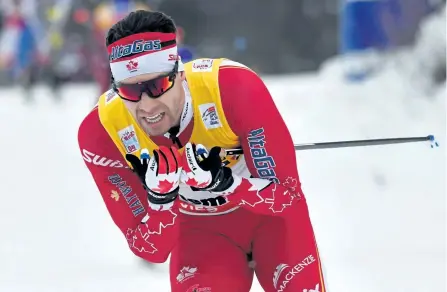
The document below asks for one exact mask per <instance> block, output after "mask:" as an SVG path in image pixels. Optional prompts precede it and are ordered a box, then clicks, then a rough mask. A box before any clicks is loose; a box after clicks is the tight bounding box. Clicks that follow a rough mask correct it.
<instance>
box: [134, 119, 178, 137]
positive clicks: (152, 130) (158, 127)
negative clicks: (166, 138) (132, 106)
mask: <svg viewBox="0 0 447 292" xmlns="http://www.w3.org/2000/svg"><path fill="white" fill-rule="evenodd" d="M140 126H141V128H143V129H144V131H145V132H146V134H148V135H149V136H162V135H164V134H165V133H166V132H167V131H168V130H169V129H170V128H171V127H170V123H168V121H163V123H160V124H155V125H151V124H148V123H147V122H145V121H142V122H141V123H140Z"/></svg>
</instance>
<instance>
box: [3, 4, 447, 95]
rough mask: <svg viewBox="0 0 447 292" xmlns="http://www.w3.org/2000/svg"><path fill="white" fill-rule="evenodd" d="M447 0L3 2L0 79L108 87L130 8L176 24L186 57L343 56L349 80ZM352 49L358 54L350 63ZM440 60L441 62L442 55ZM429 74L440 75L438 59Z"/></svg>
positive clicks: (321, 59) (278, 64)
mask: <svg viewBox="0 0 447 292" xmlns="http://www.w3.org/2000/svg"><path fill="white" fill-rule="evenodd" d="M444 5H445V0H382V1H353V0H349V1H348V0H318V1H315V0H275V1H265V0H244V1H239V0H225V1H209V0H188V1H185V0H141V1H140V0H139V1H133V0H106V1H101V0H77V1H74V0H2V1H1V4H0V51H1V56H0V86H6V85H8V86H11V85H20V86H22V87H23V88H25V89H28V88H30V87H32V86H33V85H34V84H37V83H43V84H47V85H49V86H51V87H52V88H58V87H59V86H60V85H61V84H64V83H66V82H71V83H85V82H94V83H96V84H97V85H98V86H99V91H105V90H106V89H107V88H108V86H109V78H110V77H109V72H108V71H109V70H108V64H107V58H106V54H105V45H104V37H105V34H106V32H107V30H108V29H109V28H110V26H111V25H113V24H114V23H115V22H116V21H117V20H119V19H120V18H122V17H123V16H124V15H125V14H126V13H128V12H129V11H132V10H135V9H147V10H160V11H163V12H165V13H166V14H168V15H170V16H172V17H173V18H174V20H175V21H176V24H177V25H178V27H179V33H178V41H179V43H181V55H182V57H183V59H184V60H185V61H189V60H191V59H192V58H197V57H226V58H230V59H233V60H236V61H239V62H242V63H244V64H246V65H248V66H250V67H252V68H253V69H255V70H256V71H257V72H259V73H260V74H263V75H266V74H268V75H275V74H290V73H301V72H312V71H318V70H319V69H320V68H321V66H322V64H324V63H325V62H326V61H327V60H329V59H331V58H333V57H335V56H338V55H342V56H345V57H346V58H345V63H346V64H345V65H344V68H345V69H346V70H349V72H347V73H348V75H349V76H348V78H349V79H351V80H352V79H359V78H360V79H363V77H365V73H368V74H369V73H371V72H370V71H372V70H376V69H378V67H380V65H381V64H380V63H381V62H383V60H382V61H379V60H378V57H377V53H381V54H382V55H381V56H382V57H383V55H384V54H390V53H392V52H394V51H396V50H397V49H400V48H403V47H407V46H411V45H413V44H414V43H415V40H416V36H417V35H418V33H419V31H420V28H421V22H422V20H423V19H424V18H425V17H427V16H428V15H430V14H433V13H435V12H436V11H439V10H441V9H444V8H443V7H444ZM359 53H361V54H363V55H367V56H366V57H365V56H362V61H357V60H358V56H359ZM440 63H442V62H440ZM438 65H439V66H438V67H437V68H436V69H435V70H436V73H435V74H436V75H437V76H436V78H437V79H441V80H442V79H445V64H438Z"/></svg>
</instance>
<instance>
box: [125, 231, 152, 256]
mask: <svg viewBox="0 0 447 292" xmlns="http://www.w3.org/2000/svg"><path fill="white" fill-rule="evenodd" d="M137 232H139V231H137ZM126 239H127V242H128V244H129V247H130V248H133V249H135V250H137V251H139V252H146V253H150V254H154V253H155V252H156V251H158V249H157V248H156V247H155V246H154V244H153V243H152V242H148V241H147V240H145V238H144V237H143V236H137V235H136V234H135V230H132V229H130V228H129V229H127V232H126Z"/></svg>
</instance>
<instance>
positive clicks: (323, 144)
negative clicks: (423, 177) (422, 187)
mask: <svg viewBox="0 0 447 292" xmlns="http://www.w3.org/2000/svg"><path fill="white" fill-rule="evenodd" d="M424 141H430V142H431V144H432V145H431V147H432V148H433V147H438V146H439V145H438V142H436V140H435V136H433V135H428V136H423V137H404V138H384V139H366V140H351V141H337V142H321V143H307V144H295V145H294V146H295V150H310V149H330V148H345V147H361V146H377V145H389V144H401V143H412V142H424ZM225 152H226V154H227V155H238V154H243V153H244V151H243V150H242V148H236V149H226V150H225Z"/></svg>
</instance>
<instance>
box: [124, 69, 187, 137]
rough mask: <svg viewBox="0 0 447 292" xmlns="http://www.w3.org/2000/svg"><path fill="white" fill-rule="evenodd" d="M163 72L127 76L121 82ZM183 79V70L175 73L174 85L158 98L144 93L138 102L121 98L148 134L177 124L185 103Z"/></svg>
mask: <svg viewBox="0 0 447 292" xmlns="http://www.w3.org/2000/svg"><path fill="white" fill-rule="evenodd" d="M164 74H166V73H148V74H142V75H138V76H135V77H130V78H127V79H125V80H123V81H122V82H121V83H123V84H134V83H138V82H143V81H147V80H150V79H154V78H156V77H158V76H160V75H164ZM183 80H185V74H184V72H179V73H177V75H176V77H175V81H174V86H173V87H172V88H171V89H169V90H168V91H167V92H166V93H164V94H163V95H162V96H160V97H158V98H151V97H149V96H148V95H147V94H146V93H143V95H142V96H141V100H140V101H138V102H131V101H128V100H123V101H124V103H125V105H126V107H127V109H128V110H129V112H130V113H131V114H132V116H133V117H134V118H135V120H136V121H137V122H138V124H139V125H140V127H141V128H142V129H143V130H144V131H145V132H146V133H147V134H148V135H150V136H159V135H163V134H165V133H166V132H167V131H168V130H169V129H170V128H171V127H173V126H176V125H178V124H179V122H180V116H181V114H182V111H183V105H184V103H185V91H184V90H183V86H182V81H183Z"/></svg>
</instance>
